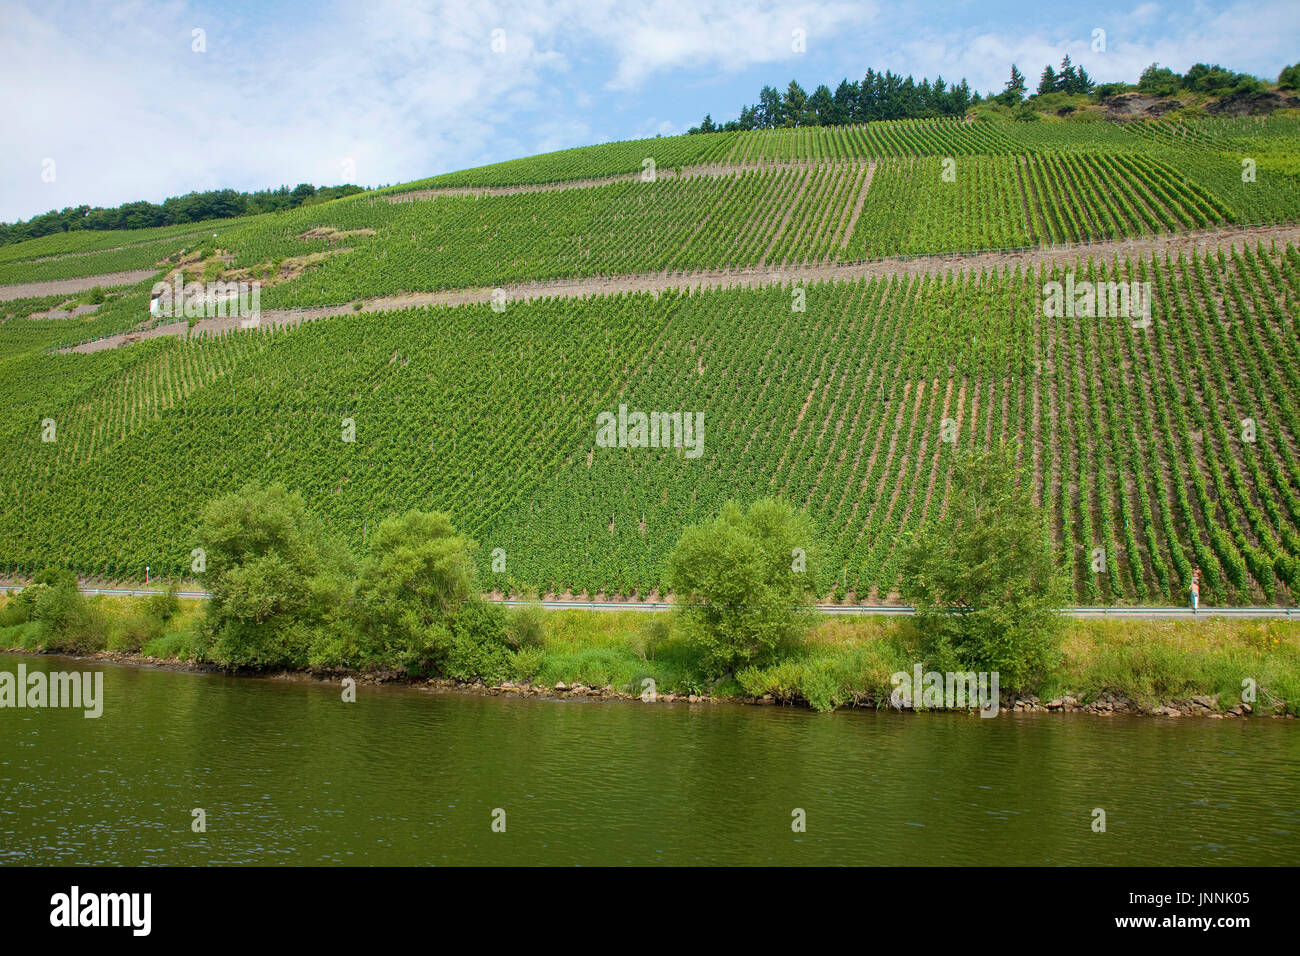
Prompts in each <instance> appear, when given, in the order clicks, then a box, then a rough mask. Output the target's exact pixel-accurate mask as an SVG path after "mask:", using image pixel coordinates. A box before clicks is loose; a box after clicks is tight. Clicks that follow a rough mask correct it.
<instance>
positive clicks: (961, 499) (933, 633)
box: [902, 448, 1066, 689]
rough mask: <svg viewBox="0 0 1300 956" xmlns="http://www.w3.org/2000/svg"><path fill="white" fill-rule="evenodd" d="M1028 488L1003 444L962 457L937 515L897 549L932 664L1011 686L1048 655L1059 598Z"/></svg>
mask: <svg viewBox="0 0 1300 956" xmlns="http://www.w3.org/2000/svg"><path fill="white" fill-rule="evenodd" d="M1030 485H1031V481H1030V479H1029V478H1028V477H1027V476H1026V475H1024V474H1023V473H1022V472H1021V471H1020V470H1019V469H1018V468H1017V466H1016V465H1015V462H1014V460H1013V459H1012V457H1011V456H1010V454H1009V452H1008V451H1007V450H1006V449H1004V448H999V449H993V450H989V451H983V452H979V453H973V454H969V455H966V456H963V457H962V458H961V459H959V461H958V463H957V466H956V470H955V473H954V477H953V490H952V494H951V496H950V498H949V501H948V506H947V510H946V511H945V513H944V515H943V517H942V518H941V519H939V520H938V521H936V522H933V523H930V524H928V525H927V526H926V527H925V528H924V529H923V530H922V532H921V533H920V534H919V535H918V536H917V537H916V538H914V539H913V540H912V541H911V542H910V543H909V544H908V545H907V547H906V550H905V552H904V556H903V588H902V593H903V597H904V599H905V600H907V601H908V602H909V603H910V604H912V605H913V606H914V607H915V608H916V612H917V618H916V624H917V626H918V628H919V631H920V634H921V637H922V651H923V652H924V653H925V654H926V655H927V658H929V660H930V662H931V663H932V664H934V665H936V666H938V667H940V668H941V669H960V668H961V667H963V666H975V667H979V668H981V669H986V670H991V671H997V672H998V673H999V679H1000V681H1001V683H1002V684H1003V686H1006V687H1009V688H1011V689H1019V688H1023V687H1026V686H1029V685H1030V684H1031V683H1032V682H1033V681H1034V680H1035V679H1037V678H1038V677H1039V676H1041V674H1042V673H1043V671H1044V670H1045V669H1046V668H1047V667H1048V666H1049V665H1050V664H1051V662H1052V661H1053V660H1054V658H1055V655H1056V653H1057V643H1058V639H1059V634H1060V630H1061V626H1062V623H1063V618H1062V616H1061V614H1060V611H1059V608H1060V607H1061V605H1062V604H1064V603H1065V600H1066V587H1065V581H1064V579H1063V577H1062V575H1061V573H1060V571H1059V570H1058V568H1057V566H1056V561H1055V558H1054V555H1053V550H1052V545H1051V541H1050V538H1049V536H1048V533H1047V526H1046V522H1045V518H1044V512H1043V510H1042V509H1041V508H1039V507H1038V506H1037V505H1035V504H1034V502H1033V499H1032V498H1031V497H1030V495H1029V488H1030Z"/></svg>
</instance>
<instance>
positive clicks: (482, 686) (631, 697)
mask: <svg viewBox="0 0 1300 956" xmlns="http://www.w3.org/2000/svg"><path fill="white" fill-rule="evenodd" d="M7 653H15V654H26V655H31V656H40V655H41V654H42V653H43V652H39V651H37V652H34V651H28V650H22V649H17V648H15V649H10V650H9V651H7ZM51 656H59V657H65V658H68V659H70V660H80V661H92V662H96V663H112V664H122V665H126V666H132V667H147V668H154V669H158V670H170V671H185V672H190V673H199V674H230V675H232V676H239V677H255V678H262V679H269V680H283V681H311V682H317V683H327V684H339V683H341V682H342V681H343V680H344V679H345V678H351V679H353V680H354V681H356V682H357V684H359V685H367V684H369V685H378V684H404V685H407V686H410V687H413V688H416V689H419V690H426V691H429V692H432V693H459V694H474V695H478V696H484V697H503V696H512V697H520V698H524V697H533V698H539V699H546V700H570V699H575V700H593V701H613V700H621V701H639V702H641V703H646V704H688V705H695V704H699V705H705V704H708V705H714V704H746V705H749V706H757V707H776V706H786V707H800V708H806V707H807V706H808V705H807V702H806V701H804V700H802V699H800V698H797V697H796V698H788V699H784V698H777V697H774V696H772V695H771V694H767V695H764V696H762V697H747V696H745V695H741V694H736V695H709V694H678V693H671V692H664V693H660V692H655V693H640V694H634V693H629V692H627V691H622V690H618V689H617V688H615V687H613V686H612V685H606V686H604V687H589V686H587V685H585V684H580V683H572V684H570V683H566V682H564V681H560V682H557V683H555V684H553V685H552V684H542V683H532V682H526V681H525V682H518V681H503V682H501V683H499V684H487V683H484V682H482V681H474V682H465V681H455V680H449V679H446V678H439V677H431V678H422V677H411V676H409V675H407V674H404V673H402V672H400V671H385V672H364V671H328V672H326V671H313V670H300V671H289V670H279V671H251V670H240V671H233V672H231V671H226V670H224V669H223V668H221V667H219V666H217V665H215V664H207V663H199V662H195V661H182V660H177V659H175V658H158V657H150V656H148V655H145V654H138V653H136V654H131V653H122V652H117V651H96V652H95V653H93V654H87V655H66V654H58V655H51ZM890 706H891V705H890V702H889V700H888V698H883V699H879V700H877V699H875V698H869V697H867V698H862V699H860V700H856V701H854V702H852V703H850V704H847V705H845V706H844V707H842V708H840V709H842V710H881V709H886V708H889V707H890ZM905 709H908V708H905ZM1000 711H1005V712H1010V713H1018V714H1066V713H1079V714H1091V715H1093V716H1098V717H1118V716H1129V717H1208V718H1211V719H1216V720H1223V719H1229V718H1236V717H1250V716H1252V715H1254V714H1255V711H1256V708H1255V707H1254V706H1252V705H1251V704H1249V703H1246V702H1245V701H1234V702H1231V703H1229V702H1226V701H1224V700H1223V699H1222V695H1220V694H1213V695H1209V694H1198V695H1195V696H1192V697H1189V698H1182V699H1175V700H1168V701H1163V702H1161V703H1159V704H1156V705H1152V706H1144V705H1142V704H1140V703H1138V702H1137V701H1134V700H1132V699H1130V698H1128V697H1126V696H1124V695H1122V694H1113V693H1109V692H1106V693H1102V694H1100V695H1098V696H1096V697H1095V698H1093V699H1092V700H1082V699H1079V698H1076V697H1073V696H1070V695H1063V696H1060V697H1054V698H1052V699H1050V700H1046V701H1044V700H1042V699H1040V698H1039V697H1037V696H1035V695H1032V694H1030V695H1026V696H1017V695H1004V697H1003V700H1002V703H1001V706H1000ZM969 712H970V713H972V714H974V713H976V711H975V710H974V709H969ZM1258 716H1261V717H1275V718H1280V717H1285V718H1286V719H1294V716H1295V715H1293V714H1280V713H1263V712H1261V713H1260V714H1259V715H1258Z"/></svg>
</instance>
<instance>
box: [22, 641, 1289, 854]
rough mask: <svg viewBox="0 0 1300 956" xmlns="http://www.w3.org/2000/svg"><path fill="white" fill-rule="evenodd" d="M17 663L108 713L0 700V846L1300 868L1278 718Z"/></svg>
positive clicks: (63, 850)
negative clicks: (705, 701)
mask: <svg viewBox="0 0 1300 956" xmlns="http://www.w3.org/2000/svg"><path fill="white" fill-rule="evenodd" d="M19 663H22V664H24V665H25V666H26V668H27V670H28V671H29V672H30V671H35V670H44V671H52V670H94V671H102V672H103V675H104V678H103V679H104V711H103V715H102V716H101V717H99V718H97V719H88V718H86V717H85V716H83V713H82V712H81V711H79V710H56V709H45V710H32V709H21V710H18V709H9V708H5V709H0V731H2V733H0V862H3V863H6V864H10V865H13V864H41V865H72V864H130V865H137V864H173V865H197V864H223V865H229V864H254V863H255V864H298V865H304V864H398V865H439V864H441V865H448V864H453V865H454V864H555V865H595V864H667V865H687V864H777V865H787V864H912V865H945V864H966V865H971V864H974V865H1025V864H1029V865H1058V864H1059V865H1070V864H1135V865H1180V864H1228V865H1244V864H1291V865H1294V864H1296V863H1300V728H1297V725H1296V721H1292V720H1267V719H1256V720H1207V719H1200V718H1186V719H1157V718H1150V717H1132V718H1128V717H1111V718H1102V717H1096V716H1091V715H1086V714H1012V713H1006V712H1004V713H1003V714H1001V715H1000V716H999V717H997V718H996V719H990V720H984V719H980V718H978V717H973V716H967V715H965V714H960V715H957V714H933V713H932V714H897V713H891V712H874V711H870V712H858V711H845V712H839V713H835V714H827V715H819V714H815V713H811V712H809V711H805V710H800V709H794V708H782V707H745V706H741V705H694V706H692V705H688V704H685V703H675V704H656V705H647V704H642V703H639V702H622V701H583V700H565V701H549V700H538V699H516V698H512V697H479V696H472V695H467V694H459V693H449V692H443V693H434V692H430V691H426V690H423V689H418V688H412V687H405V686H374V685H366V684H362V685H360V686H359V687H358V688H357V700H356V702H355V703H345V702H344V701H343V700H342V699H341V694H340V689H339V686H338V685H337V684H334V685H330V684H325V683H320V682H315V681H293V680H275V679H252V678H242V677H241V678H232V677H225V676H222V675H210V674H193V673H184V672H174V671H167V670H155V669H149V668H140V667H130V666H121V665H111V664H105V665H98V664H89V663H87V662H84V661H72V660H68V659H63V658H57V657H26V656H17V655H10V654H0V670H7V671H9V672H11V673H13V672H16V671H17V668H18V664H19ZM196 808H201V809H202V810H203V814H204V818H205V823H206V830H205V832H201V833H199V832H194V830H193V829H192V821H193V820H194V819H195V817H194V814H193V813H192V811H193V810H194V809H196ZM1096 808H1100V809H1102V810H1104V811H1105V814H1106V818H1105V823H1106V829H1105V832H1104V833H1099V832H1094V828H1093V823H1094V812H1093V811H1094V809H1096ZM797 809H798V810H802V811H803V818H804V820H805V821H806V829H805V830H804V832H794V830H793V829H792V822H793V821H794V820H795V819H796V815H795V811H796V810H797ZM497 811H500V812H497ZM494 820H496V821H497V829H495V830H494V827H493V823H494ZM503 823H504V831H503V832H502V831H501V826H502V824H503Z"/></svg>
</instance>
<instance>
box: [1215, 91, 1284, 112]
mask: <svg viewBox="0 0 1300 956" xmlns="http://www.w3.org/2000/svg"><path fill="white" fill-rule="evenodd" d="M1297 106H1300V96H1295V95H1294V94H1289V95H1288V94H1283V93H1274V92H1267V93H1232V94H1230V95H1228V96H1225V97H1223V98H1221V99H1217V100H1211V101H1210V102H1208V103H1206V104H1205V112H1207V113H1212V114H1214V115H1215V116H1267V115H1268V114H1269V113H1272V112H1273V111H1274V110H1282V109H1293V108H1295V107H1297Z"/></svg>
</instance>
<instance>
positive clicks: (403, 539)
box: [352, 511, 504, 674]
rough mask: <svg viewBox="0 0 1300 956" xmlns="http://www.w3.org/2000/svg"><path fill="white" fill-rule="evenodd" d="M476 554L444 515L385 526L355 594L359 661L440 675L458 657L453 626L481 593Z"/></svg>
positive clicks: (411, 515) (410, 516)
mask: <svg viewBox="0 0 1300 956" xmlns="http://www.w3.org/2000/svg"><path fill="white" fill-rule="evenodd" d="M473 549H474V543H473V542H472V541H470V540H469V539H468V538H466V537H464V536H463V535H460V534H458V533H457V532H456V529H455V528H454V527H453V526H452V523H451V519H450V518H448V517H447V515H445V514H442V513H441V512H436V511H431V512H425V511H408V512H407V513H406V514H404V515H401V516H400V517H395V518H389V519H386V520H384V521H382V522H380V524H379V527H378V528H377V529H376V530H375V533H374V536H373V537H372V538H371V545H370V554H369V555H368V556H367V558H366V559H365V561H364V562H363V564H362V567H361V575H360V579H359V580H358V582H357V587H356V603H355V607H354V610H353V614H352V617H353V619H354V622H355V630H356V632H357V634H358V638H357V647H358V653H359V655H360V657H361V658H362V659H363V660H366V661H372V662H374V663H378V664H381V665H383V666H387V667H404V668H406V669H407V671H408V672H409V673H412V674H428V673H436V672H437V671H438V670H439V669H440V668H441V667H442V665H443V663H444V662H445V661H446V659H447V657H448V655H449V654H450V653H451V651H452V632H453V631H454V628H453V627H452V621H451V619H452V617H454V616H455V615H457V614H459V613H460V612H461V611H462V610H463V609H464V606H465V604H466V602H467V601H469V600H470V598H471V597H472V596H473V595H474V594H475V593H476V585H475V580H474V565H473V560H472V558H471V555H472V553H473ZM473 613H474V612H470V614H471V615H472V614H473ZM503 620H504V619H503ZM502 630H504V624H503V627H502Z"/></svg>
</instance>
